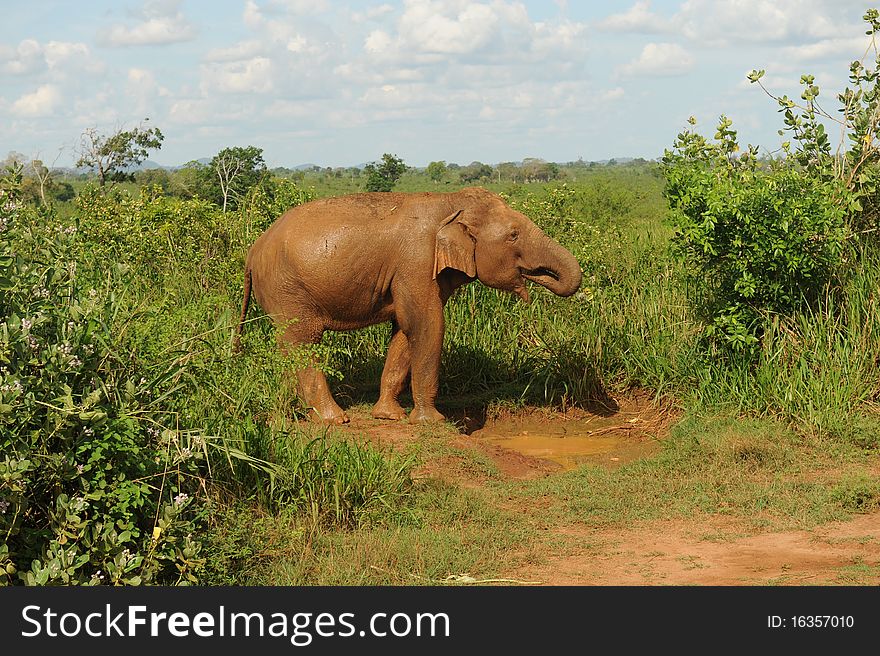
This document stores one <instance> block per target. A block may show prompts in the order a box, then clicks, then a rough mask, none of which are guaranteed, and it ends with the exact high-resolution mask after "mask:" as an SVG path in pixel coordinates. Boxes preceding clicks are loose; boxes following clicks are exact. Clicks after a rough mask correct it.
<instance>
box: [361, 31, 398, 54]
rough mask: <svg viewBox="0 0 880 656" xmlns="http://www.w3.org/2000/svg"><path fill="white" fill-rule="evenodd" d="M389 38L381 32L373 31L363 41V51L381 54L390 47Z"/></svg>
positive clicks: (385, 33)
mask: <svg viewBox="0 0 880 656" xmlns="http://www.w3.org/2000/svg"><path fill="white" fill-rule="evenodd" d="M391 43H392V42H391V37H390V36H388V33H387V32H384V31H382V30H373V31H372V32H370V34H369V35H368V36H367V38H366V40H365V41H364V50H366V51H367V52H371V53H383V52H385V51H387V50H388V49H389V48H390V47H391Z"/></svg>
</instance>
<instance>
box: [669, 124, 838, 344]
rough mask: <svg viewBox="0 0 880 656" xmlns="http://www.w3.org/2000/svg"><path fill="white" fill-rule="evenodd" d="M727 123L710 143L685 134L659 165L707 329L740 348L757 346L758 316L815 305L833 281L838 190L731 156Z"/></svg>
mask: <svg viewBox="0 0 880 656" xmlns="http://www.w3.org/2000/svg"><path fill="white" fill-rule="evenodd" d="M730 125H731V122H730V120H729V119H727V118H725V117H723V116H722V118H721V123H720V125H719V127H718V131H717V132H716V134H715V139H716V140H715V141H714V142H711V141H708V140H706V139H705V138H703V137H702V136H701V135H699V134H696V133H692V132H689V131H685V132H683V133H681V134H679V135H678V138H677V139H676V141H675V144H674V146H673V150H672V151H666V153H665V155H664V158H663V165H664V173H665V176H666V189H665V195H666V198H667V199H668V201H669V204H670V207H671V210H672V213H671V218H672V222H673V224H674V226H675V229H676V233H675V236H674V238H673V243H674V248H675V252H676V253H677V254H678V255H679V256H680V257H681V258H682V259H683V260H684V261H685V263H686V265H687V266H688V270H689V273H690V279H691V280H690V282H691V284H692V287H693V289H694V290H695V292H696V298H695V299H694V300H695V301H696V304H697V307H698V309H699V310H700V311H701V313H702V314H703V318H704V319H705V321H706V323H707V324H708V325H707V329H706V332H707V334H708V335H710V336H715V337H718V338H719V339H720V340H721V342H722V343H724V344H726V345H728V346H732V347H733V348H735V349H740V350H743V349H745V350H752V349H755V348H756V346H757V342H758V339H759V337H760V332H761V325H762V321H763V318H764V316H765V314H766V313H768V312H771V313H782V314H788V313H791V312H793V311H795V310H797V309H799V308H802V307H805V306H807V305H809V304H811V303H813V302H815V301H816V299H818V298H819V296H820V295H821V294H822V293H823V290H825V288H826V286H827V285H828V284H829V283H831V282H832V280H833V279H834V277H835V275H836V274H837V272H838V270H839V268H840V265H841V261H842V255H843V253H844V245H845V240H846V237H847V231H846V224H845V220H844V219H845V209H844V207H843V206H842V205H841V204H840V203H839V202H838V201H837V199H838V198H839V197H840V196H841V194H842V193H843V190H842V188H841V185H840V183H839V182H837V181H836V180H833V179H831V180H821V179H819V178H817V177H815V176H812V175H810V174H809V172H807V171H805V170H804V169H802V168H800V167H798V166H797V165H796V163H793V162H782V163H773V164H772V165H770V166H768V167H764V168H762V167H760V166H759V162H758V160H757V158H756V157H755V151H754V149H750V150H749V151H748V152H746V153H745V154H743V155H742V156H737V152H738V150H739V146H738V144H737V142H736V132H735V131H733V130H731V129H730Z"/></svg>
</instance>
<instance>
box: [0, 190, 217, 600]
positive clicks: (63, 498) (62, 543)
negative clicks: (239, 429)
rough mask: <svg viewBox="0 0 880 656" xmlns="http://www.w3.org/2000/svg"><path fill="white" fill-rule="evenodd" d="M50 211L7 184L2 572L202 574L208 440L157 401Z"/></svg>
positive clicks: (91, 576)
mask: <svg viewBox="0 0 880 656" xmlns="http://www.w3.org/2000/svg"><path fill="white" fill-rule="evenodd" d="M51 218H52V217H51V215H45V214H44V215H42V216H41V215H38V214H37V213H36V211H34V210H33V209H31V208H28V207H25V206H23V205H22V204H21V203H20V202H19V200H18V199H17V198H16V196H15V195H14V193H8V192H2V193H0V454H2V455H0V535H2V536H3V540H2V544H3V546H2V550H0V571H2V574H0V577H2V579H3V580H5V581H6V582H15V581H20V582H24V583H26V584H29V585H35V584H36V585H43V584H52V583H60V584H100V583H113V584H138V583H185V582H191V581H195V580H196V574H197V572H198V570H199V568H200V566H201V560H200V558H199V544H198V542H197V541H196V540H194V539H193V538H192V534H193V531H194V530H195V527H196V520H197V515H198V513H199V512H200V510H201V508H202V505H203V504H202V500H201V499H197V495H196V493H197V491H198V489H199V486H198V482H197V481H198V477H199V475H200V472H201V465H200V460H201V459H202V458H203V450H202V445H203V442H200V436H199V435H198V434H194V433H190V434H184V433H182V432H180V431H178V430H177V429H176V427H175V426H174V425H173V424H172V423H170V422H169V419H168V417H166V416H165V415H164V414H163V413H162V412H161V409H160V408H159V407H157V404H156V398H155V397H156V396H158V395H159V394H160V390H161V388H162V384H163V383H162V380H163V379H162V377H156V376H155V375H154V374H151V373H150V371H149V370H147V369H146V368H145V367H144V366H143V365H142V364H141V363H140V362H139V361H138V359H137V358H136V357H135V356H133V355H130V354H129V352H127V351H125V350H123V349H121V348H120V345H119V340H118V335H117V333H116V332H115V331H114V328H113V325H114V322H115V321H116V320H117V319H118V315H119V312H120V304H119V301H118V299H117V296H116V294H115V293H113V292H112V291H110V290H109V289H94V288H93V289H85V288H83V287H82V286H81V284H80V281H79V279H78V276H77V262H76V260H75V259H74V254H75V253H76V252H77V251H78V250H80V248H81V244H80V239H81V236H80V234H79V233H78V231H77V229H76V227H75V226H73V225H66V226H65V225H61V224H57V223H55V222H54V221H52V220H51Z"/></svg>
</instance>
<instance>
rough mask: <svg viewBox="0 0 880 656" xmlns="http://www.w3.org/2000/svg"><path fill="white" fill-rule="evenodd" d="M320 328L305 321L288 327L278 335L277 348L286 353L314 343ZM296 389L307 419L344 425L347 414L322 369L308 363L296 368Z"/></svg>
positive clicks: (318, 337) (346, 420)
mask: <svg viewBox="0 0 880 656" xmlns="http://www.w3.org/2000/svg"><path fill="white" fill-rule="evenodd" d="M322 333H323V330H322V329H321V328H317V327H315V328H314V329H312V330H309V326H308V324H307V323H305V324H292V325H290V326H288V327H287V328H286V329H285V330H284V332H283V333H282V334H281V336H280V338H279V347H280V348H281V352H282V353H284V354H285V355H288V354H290V353H291V352H292V351H293V350H294V349H295V348H296V347H297V346H299V345H301V344H317V343H318V342H319V341H320V340H321V335H322ZM296 382H297V385H296V391H297V394H298V396H299V398H300V399H301V400H302V402H303V403H304V404H305V405H306V407H308V408H309V417H310V419H313V420H316V421H321V422H324V423H328V424H346V423H348V421H349V418H348V415H347V414H345V412H344V411H343V410H342V408H340V407H339V404H337V403H336V400H335V399H334V398H333V394H332V393H331V392H330V386H329V385H328V384H327V378H326V377H325V376H324V372H322V371H321V370H319V369H318V368H317V367H315V363H314V358H312V364H309V365H307V366H305V367H302V368H300V369H297V370H296Z"/></svg>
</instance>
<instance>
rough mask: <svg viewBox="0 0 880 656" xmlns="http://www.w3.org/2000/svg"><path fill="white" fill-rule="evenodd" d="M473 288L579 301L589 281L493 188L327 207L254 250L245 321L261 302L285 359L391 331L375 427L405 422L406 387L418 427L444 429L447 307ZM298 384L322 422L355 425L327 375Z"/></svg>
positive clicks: (278, 226)
mask: <svg viewBox="0 0 880 656" xmlns="http://www.w3.org/2000/svg"><path fill="white" fill-rule="evenodd" d="M474 280H480V282H482V283H483V284H485V285H487V286H489V287H494V288H495V289H502V290H505V291H509V292H512V293H514V294H517V295H518V296H519V297H520V298H522V299H523V300H524V301H528V291H527V290H526V286H525V281H526V280H531V281H532V282H535V283H538V284H540V285H542V286H544V287H546V288H547V289H549V290H550V291H552V292H553V293H555V294H557V295H559V296H570V295H572V294H574V293H575V292H576V291H577V289H578V287H579V286H580V282H581V270H580V265H579V264H578V262H577V260H576V259H575V258H574V256H572V255H571V253H569V252H568V251H567V250H565V249H564V248H563V247H562V246H560V245H559V244H558V243H556V242H555V241H553V240H552V239H550V238H549V237H547V235H545V234H544V233H543V232H541V230H540V229H539V228H538V227H537V226H536V225H535V224H534V223H532V222H531V221H530V220H529V219H528V218H527V217H526V216H524V215H523V214H521V213H519V212H516V211H514V210H512V209H511V208H510V207H508V206H507V205H506V204H505V203H504V201H503V200H502V199H501V198H500V197H499V196H498V195H496V194H493V193H491V192H488V191H486V190H484V189H480V188H469V189H464V190H462V191H459V192H456V193H449V194H439V193H413V194H405V193H365V194H352V195H349V196H340V197H336V198H325V199H320V200H315V201H312V202H310V203H306V204H304V205H299V206H297V207H294V208H293V209H291V210H289V211H288V212H286V213H285V214H284V215H283V216H281V217H280V218H279V219H278V220H277V221H276V222H275V223H274V224H273V225H272V226H270V227H269V229H268V230H266V232H264V233H263V234H262V235H261V236H260V238H259V239H257V241H256V242H255V243H254V244H253V246H251V248H250V250H249V251H248V256H247V264H246V271H245V300H244V304H243V306H242V321H243V319H244V315H245V314H246V312H247V306H248V302H249V300H250V298H249V297H250V294H251V292H252V293H253V295H254V298H255V299H256V300H257V302H258V303H259V304H260V306H261V307H262V308H263V310H264V311H265V312H266V313H268V314H269V315H270V316H271V317H272V318H273V320H274V321H275V322H276V324H277V325H278V327H279V329H280V330H279V346H280V348H281V349H282V351H285V352H286V351H287V350H289V349H291V348H293V347H294V346H296V345H297V344H314V343H317V342H318V341H320V339H321V336H322V334H323V333H324V331H325V330H354V329H356V328H364V327H366V326H370V325H373V324H377V323H382V322H385V321H390V322H391V325H392V336H391V343H390V344H389V347H388V356H387V359H386V361H385V368H384V370H383V372H382V381H381V387H380V395H379V401H378V402H377V403H376V405H375V407H374V408H373V416H374V417H377V418H381V419H402V418H404V417H406V411H405V410H404V409H403V408H402V407H401V406H400V403H399V402H398V397H399V396H400V394H401V393H402V392H403V390H404V388H405V386H406V382H407V378H408V377H409V378H411V385H412V396H413V403H414V406H415V407H414V408H413V411H412V412H411V413H410V415H409V418H410V421H439V420H442V419H443V415H441V414H440V413H439V412H438V411H437V409H436V408H435V407H434V403H435V400H436V397H437V386H438V375H439V370H440V350H441V348H442V345H443V332H444V320H443V305H444V304H445V303H446V301H447V299H448V298H449V296H450V295H451V294H452V292H453V291H455V290H456V289H457V288H458V287H460V286H462V285H465V284H468V283H470V282H473V281H474ZM241 329H242V323H239V326H238V333H237V335H236V345H237V344H238V339H239V336H240V334H241ZM296 377H297V387H298V389H297V391H298V393H299V395H300V398H301V399H303V401H304V402H305V403H306V405H308V406H309V407H310V408H311V409H312V413H313V414H312V416H313V418H315V419H320V420H322V421H325V422H328V423H335V424H341V423H345V422H347V421H348V417H347V416H346V414H345V413H344V412H343V411H342V409H341V408H340V407H339V405H337V403H336V401H335V400H334V399H333V396H332V394H331V393H330V388H329V387H328V385H327V380H326V379H325V377H324V374H323V373H321V372H320V371H319V370H318V369H316V368H315V367H313V366H309V367H306V368H303V369H300V370H298V371H297V372H296Z"/></svg>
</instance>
